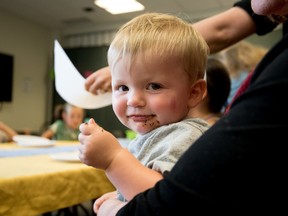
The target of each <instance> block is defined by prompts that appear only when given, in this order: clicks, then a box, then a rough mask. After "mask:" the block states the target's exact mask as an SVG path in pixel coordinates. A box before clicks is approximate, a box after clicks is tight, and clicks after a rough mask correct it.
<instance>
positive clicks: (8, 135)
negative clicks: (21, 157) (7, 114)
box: [0, 121, 17, 142]
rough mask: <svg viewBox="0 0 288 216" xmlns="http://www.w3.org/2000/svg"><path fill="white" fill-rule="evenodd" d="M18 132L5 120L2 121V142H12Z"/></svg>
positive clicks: (0, 129) (0, 123) (0, 138)
mask: <svg viewBox="0 0 288 216" xmlns="http://www.w3.org/2000/svg"><path fill="white" fill-rule="evenodd" d="M15 135H17V132H16V131H15V130H14V129H12V128H11V127H9V126H8V125H7V124H5V123H4V122H2V121H0V142H11V141H12V137H13V136H15Z"/></svg>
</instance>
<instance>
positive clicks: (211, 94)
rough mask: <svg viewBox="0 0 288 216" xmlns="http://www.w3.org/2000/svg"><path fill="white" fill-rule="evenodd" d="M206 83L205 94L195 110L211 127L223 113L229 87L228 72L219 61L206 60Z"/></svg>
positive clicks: (213, 59)
mask: <svg viewBox="0 0 288 216" xmlns="http://www.w3.org/2000/svg"><path fill="white" fill-rule="evenodd" d="M206 82H207V92H206V95H205V97H204V99H203V101H202V102H201V103H200V104H199V105H198V106H197V109H198V110H199V113H200V115H201V116H202V118H203V119H204V120H206V121H207V122H208V123H209V124H210V125H213V124H214V123H216V121H218V120H219V118H221V117H222V115H223V113H224V110H225V107H226V105H227V99H228V96H229V93H230V85H231V81H230V76H229V72H228V70H227V68H226V66H225V65H224V64H223V63H222V62H221V61H220V60H218V59H215V58H209V59H208V61H207V67H206Z"/></svg>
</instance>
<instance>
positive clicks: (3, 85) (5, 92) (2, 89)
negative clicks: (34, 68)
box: [0, 53, 13, 102]
mask: <svg viewBox="0 0 288 216" xmlns="http://www.w3.org/2000/svg"><path fill="white" fill-rule="evenodd" d="M12 90H13V56H11V55H7V54H3V53H0V102H3V101H6V102H11V101H12Z"/></svg>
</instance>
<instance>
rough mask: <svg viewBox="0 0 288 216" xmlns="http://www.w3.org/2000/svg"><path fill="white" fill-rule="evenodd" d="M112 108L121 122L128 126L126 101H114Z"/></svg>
mask: <svg viewBox="0 0 288 216" xmlns="http://www.w3.org/2000/svg"><path fill="white" fill-rule="evenodd" d="M112 107H113V111H114V113H115V115H116V116H117V118H118V119H119V120H120V122H121V123H122V124H124V125H125V126H126V125H127V122H126V121H127V118H126V110H127V102H126V101H125V100H120V99H116V100H115V99H114V98H113V99H112Z"/></svg>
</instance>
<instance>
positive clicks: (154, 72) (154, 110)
mask: <svg viewBox="0 0 288 216" xmlns="http://www.w3.org/2000/svg"><path fill="white" fill-rule="evenodd" d="M208 55H209V49H208V46H207V44H206V42H205V41H204V39H203V38H202V36H201V35H200V34H198V33H197V32H196V31H195V30H194V29H193V28H191V25H190V24H189V23H186V22H185V21H183V20H181V19H179V18H177V17H175V16H170V15H165V14H157V13H148V14H143V15H140V16H138V17H136V18H134V19H132V20H131V21H130V22H128V23H127V24H125V25H124V26H122V27H121V28H120V30H119V31H118V33H117V34H116V36H115V38H114V40H113V41H112V43H111V45H110V47H109V50H108V63H109V67H110V70H111V76H112V106H113V110H114V112H115V114H116V116H117V117H118V118H119V120H120V121H121V122H122V123H123V124H124V125H125V126H126V127H128V128H130V129H131V130H133V131H135V132H137V134H138V135H137V137H136V138H135V139H134V140H132V141H131V142H130V143H129V144H128V147H127V149H128V151H126V149H125V148H123V147H121V145H120V144H119V142H118V140H117V139H116V138H115V137H114V136H113V135H112V134H111V133H109V132H108V131H105V130H103V129H102V128H101V127H99V126H98V125H97V124H96V123H95V121H94V120H93V119H90V120H89V122H88V123H87V124H82V125H81V126H80V131H81V133H80V135H79V141H80V143H81V144H80V146H79V150H80V154H79V158H80V159H81V161H82V162H84V163H85V164H87V165H90V166H94V167H96V168H100V167H101V168H103V167H102V166H101V163H102V162H104V163H105V161H107V160H109V158H113V156H112V155H107V154H105V152H106V150H105V148H108V149H111V148H112V149H113V150H114V149H115V151H117V149H118V150H119V149H123V150H124V151H125V154H127V155H125V157H124V158H123V159H124V160H129V159H132V160H131V161H128V163H127V161H123V166H135V167H136V168H135V169H138V168H139V166H140V169H144V170H145V171H143V172H141V173H142V174H143V175H142V176H139V179H141V180H140V181H139V180H136V179H135V180H133V181H132V182H133V183H131V179H130V180H129V182H130V183H129V185H127V184H126V182H127V181H126V180H125V179H117V182H118V183H117V184H116V185H115V187H116V188H117V189H118V191H121V194H122V195H123V197H122V196H121V194H120V195H119V194H118V196H117V193H116V192H112V193H108V194H105V195H103V196H102V197H101V198H99V199H97V200H96V202H95V204H94V207H95V209H97V208H98V207H99V205H101V203H102V202H103V201H104V200H105V199H107V198H108V197H114V198H116V197H117V198H118V199H121V198H124V200H130V199H131V198H132V197H134V195H136V194H138V193H139V192H141V191H144V190H146V189H148V188H150V187H152V186H154V185H155V183H156V182H157V181H158V180H160V179H162V178H163V174H164V173H165V172H167V171H168V172H169V171H170V170H171V169H172V167H173V166H174V164H175V163H176V162H177V161H178V159H179V158H180V157H181V155H182V154H183V153H184V152H185V151H186V150H187V149H188V148H189V147H190V146H191V145H192V144H193V142H194V141H195V140H197V139H198V138H199V137H200V136H201V135H202V134H203V133H204V132H205V131H206V130H207V129H208V128H209V125H208V124H207V122H206V121H204V120H203V119H201V118H198V112H197V110H196V109H195V108H196V106H197V105H198V104H199V103H200V102H201V101H202V99H203V97H204V94H205V92H206V82H205V80H204V74H205V68H206V61H207V56H208ZM194 110H195V111H194ZM120 151H121V150H120ZM100 152H102V153H100ZM135 157H136V158H137V159H138V160H137V159H135ZM101 161H102V162H101ZM110 162H111V161H110ZM124 164H125V165H124ZM117 166H122V164H118V165H117ZM106 167H107V166H105V168H106ZM121 170H122V169H121ZM124 170H125V167H123V171H124ZM110 177H111V176H108V178H110ZM127 177H128V175H127Z"/></svg>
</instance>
